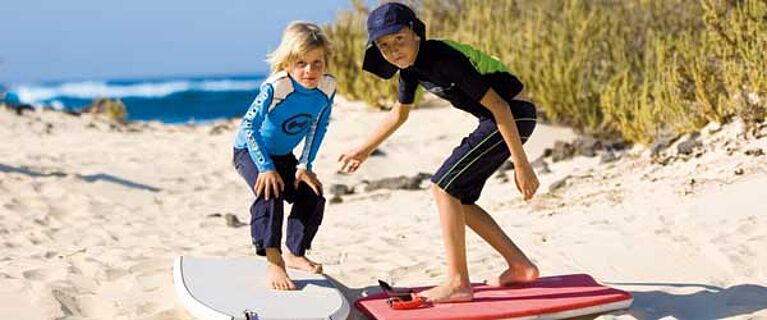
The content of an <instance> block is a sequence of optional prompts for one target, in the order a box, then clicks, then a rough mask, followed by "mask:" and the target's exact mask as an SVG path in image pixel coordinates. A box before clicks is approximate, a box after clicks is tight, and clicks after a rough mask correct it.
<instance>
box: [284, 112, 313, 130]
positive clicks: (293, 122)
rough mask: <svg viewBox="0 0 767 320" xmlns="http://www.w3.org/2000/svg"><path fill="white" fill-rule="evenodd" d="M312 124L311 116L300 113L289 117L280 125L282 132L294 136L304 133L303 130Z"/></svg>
mask: <svg viewBox="0 0 767 320" xmlns="http://www.w3.org/2000/svg"><path fill="white" fill-rule="evenodd" d="M311 123H312V115H310V114H308V113H301V114H297V115H295V116H292V117H290V118H289V119H288V120H285V122H283V123H282V131H283V132H285V133H287V134H289V135H296V134H299V133H301V132H304V129H306V128H308V127H309V124H311Z"/></svg>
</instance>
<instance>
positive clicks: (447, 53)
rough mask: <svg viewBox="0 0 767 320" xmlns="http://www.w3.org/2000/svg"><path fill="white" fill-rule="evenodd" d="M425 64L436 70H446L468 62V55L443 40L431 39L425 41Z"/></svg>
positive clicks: (427, 67) (428, 67)
mask: <svg viewBox="0 0 767 320" xmlns="http://www.w3.org/2000/svg"><path fill="white" fill-rule="evenodd" d="M423 53H424V58H425V59H423V60H422V61H423V66H424V67H426V69H432V70H434V71H444V70H445V69H452V68H455V67H456V66H462V65H464V64H465V63H466V62H467V59H466V56H464V55H463V54H461V52H460V51H458V50H456V49H455V48H454V47H452V46H450V45H449V44H447V43H446V42H445V41H443V40H437V39H429V40H426V41H425V42H424V43H423Z"/></svg>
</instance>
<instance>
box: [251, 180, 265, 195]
mask: <svg viewBox="0 0 767 320" xmlns="http://www.w3.org/2000/svg"><path fill="white" fill-rule="evenodd" d="M253 189H254V190H255V191H256V198H258V197H260V196H261V192H263V191H264V179H262V178H261V177H258V179H256V185H255V186H253Z"/></svg>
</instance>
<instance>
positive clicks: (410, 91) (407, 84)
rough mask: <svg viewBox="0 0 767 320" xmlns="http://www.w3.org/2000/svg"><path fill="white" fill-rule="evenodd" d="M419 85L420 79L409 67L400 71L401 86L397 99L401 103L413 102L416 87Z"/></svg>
mask: <svg viewBox="0 0 767 320" xmlns="http://www.w3.org/2000/svg"><path fill="white" fill-rule="evenodd" d="M417 87H418V79H416V77H415V75H414V74H413V73H412V72H411V71H410V70H407V69H404V70H400V71H399V88H398V89H397V100H398V101H399V103H401V104H411V103H413V102H414V101H415V89H416V88H417Z"/></svg>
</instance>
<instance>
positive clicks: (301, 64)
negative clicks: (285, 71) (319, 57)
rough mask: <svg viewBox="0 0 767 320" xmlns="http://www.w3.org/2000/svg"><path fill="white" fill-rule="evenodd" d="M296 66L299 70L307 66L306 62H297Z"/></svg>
mask: <svg viewBox="0 0 767 320" xmlns="http://www.w3.org/2000/svg"><path fill="white" fill-rule="evenodd" d="M296 66H297V67H299V68H303V67H304V66H306V62H304V61H303V60H300V61H297V62H296Z"/></svg>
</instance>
